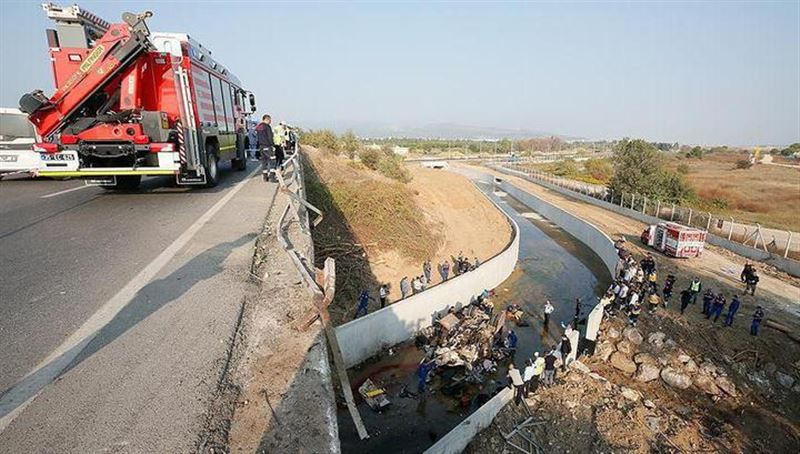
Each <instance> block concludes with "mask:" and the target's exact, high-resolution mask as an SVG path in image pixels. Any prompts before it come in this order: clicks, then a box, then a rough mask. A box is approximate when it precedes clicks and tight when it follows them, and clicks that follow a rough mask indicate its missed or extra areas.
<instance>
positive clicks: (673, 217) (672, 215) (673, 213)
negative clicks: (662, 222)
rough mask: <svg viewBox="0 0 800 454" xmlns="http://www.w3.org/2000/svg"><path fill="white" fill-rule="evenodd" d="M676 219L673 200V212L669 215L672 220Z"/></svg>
mask: <svg viewBox="0 0 800 454" xmlns="http://www.w3.org/2000/svg"><path fill="white" fill-rule="evenodd" d="M674 219H675V202H672V214H670V215H669V220H670V221H672V220H674Z"/></svg>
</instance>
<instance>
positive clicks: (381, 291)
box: [378, 284, 389, 309]
mask: <svg viewBox="0 0 800 454" xmlns="http://www.w3.org/2000/svg"><path fill="white" fill-rule="evenodd" d="M378 293H379V295H380V297H381V309H383V308H384V307H386V298H387V297H388V296H389V287H387V286H386V284H383V285H381V288H380V289H379V290H378Z"/></svg>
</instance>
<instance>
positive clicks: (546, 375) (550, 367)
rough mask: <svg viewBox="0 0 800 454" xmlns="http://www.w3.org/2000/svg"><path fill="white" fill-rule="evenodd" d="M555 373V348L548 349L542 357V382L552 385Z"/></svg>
mask: <svg viewBox="0 0 800 454" xmlns="http://www.w3.org/2000/svg"><path fill="white" fill-rule="evenodd" d="M555 375H556V355H555V350H550V352H549V353H548V354H547V355H546V356H545V357H544V372H542V384H543V385H545V386H549V385H552V384H553V379H554V378H555Z"/></svg>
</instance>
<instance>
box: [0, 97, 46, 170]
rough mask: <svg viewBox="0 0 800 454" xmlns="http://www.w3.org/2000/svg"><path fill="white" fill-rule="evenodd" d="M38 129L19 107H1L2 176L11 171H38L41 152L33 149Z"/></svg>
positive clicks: (0, 159) (0, 164) (0, 161)
mask: <svg viewBox="0 0 800 454" xmlns="http://www.w3.org/2000/svg"><path fill="white" fill-rule="evenodd" d="M34 142H36V131H35V130H34V129H33V125H32V124H31V123H30V122H29V121H28V116H27V115H25V114H24V113H22V112H20V110H19V109H8V108H4V107H0V178H2V177H3V175H8V174H10V173H30V174H31V175H33V174H35V173H36V170H38V169H39V163H40V160H39V153H36V152H34V151H33V149H32V145H33V143H34Z"/></svg>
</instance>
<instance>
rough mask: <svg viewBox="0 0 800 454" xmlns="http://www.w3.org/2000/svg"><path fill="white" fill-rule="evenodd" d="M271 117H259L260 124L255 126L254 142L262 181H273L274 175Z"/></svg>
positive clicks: (273, 141)
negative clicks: (256, 143)
mask: <svg viewBox="0 0 800 454" xmlns="http://www.w3.org/2000/svg"><path fill="white" fill-rule="evenodd" d="M270 123H272V117H270V116H269V115H266V114H265V115H264V116H263V117H261V123H259V124H258V126H256V141H257V142H258V150H259V152H260V153H261V162H262V163H263V165H262V168H263V170H262V174H263V175H264V180H266V181H270V180H273V178H274V174H275V167H276V165H275V163H276V161H275V139H274V138H273V135H272V126H270Z"/></svg>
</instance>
